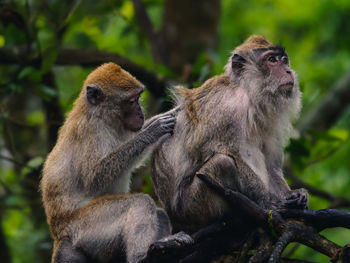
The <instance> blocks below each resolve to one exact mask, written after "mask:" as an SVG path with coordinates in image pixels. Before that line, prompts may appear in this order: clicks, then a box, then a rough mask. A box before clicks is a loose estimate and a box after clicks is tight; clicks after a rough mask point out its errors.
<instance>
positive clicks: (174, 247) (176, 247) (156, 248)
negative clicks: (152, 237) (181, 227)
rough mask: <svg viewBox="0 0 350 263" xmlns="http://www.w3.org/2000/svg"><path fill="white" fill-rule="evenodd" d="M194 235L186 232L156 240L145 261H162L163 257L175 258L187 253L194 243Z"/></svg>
mask: <svg viewBox="0 0 350 263" xmlns="http://www.w3.org/2000/svg"><path fill="white" fill-rule="evenodd" d="M193 243H194V241H193V239H192V237H191V236H190V235H188V234H186V233H184V232H179V233H176V234H174V235H171V236H168V237H165V238H162V239H160V240H158V241H156V242H154V243H153V244H152V245H151V246H150V248H149V249H148V252H147V258H146V260H145V262H162V258H168V259H169V258H173V259H175V258H176V256H178V255H180V254H183V253H185V251H186V250H187V249H189V248H190V247H191V246H192V245H193Z"/></svg>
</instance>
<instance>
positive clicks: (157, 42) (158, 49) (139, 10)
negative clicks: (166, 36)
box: [132, 0, 168, 65]
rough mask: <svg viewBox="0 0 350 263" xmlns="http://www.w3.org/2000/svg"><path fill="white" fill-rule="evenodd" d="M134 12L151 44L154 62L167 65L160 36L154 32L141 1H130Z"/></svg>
mask: <svg viewBox="0 0 350 263" xmlns="http://www.w3.org/2000/svg"><path fill="white" fill-rule="evenodd" d="M132 2H133V4H134V10H135V13H136V16H137V18H138V20H139V23H140V26H141V28H142V29H143V31H144V32H145V33H146V35H147V37H148V40H149V42H150V43H151V48H152V54H153V57H154V59H155V61H156V62H160V63H163V64H164V65H167V62H168V61H167V56H166V52H164V51H165V49H164V44H163V42H162V41H161V37H160V35H159V34H158V33H157V32H156V31H155V29H154V26H153V24H152V22H151V19H150V18H149V16H148V14H147V11H146V7H145V4H144V3H143V1H142V0H132Z"/></svg>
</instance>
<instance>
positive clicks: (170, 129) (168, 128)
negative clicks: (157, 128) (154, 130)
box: [162, 123, 175, 131]
mask: <svg viewBox="0 0 350 263" xmlns="http://www.w3.org/2000/svg"><path fill="white" fill-rule="evenodd" d="M174 127H175V124H174V123H173V124H172V123H170V124H166V125H162V128H163V129H164V130H166V131H172V130H174Z"/></svg>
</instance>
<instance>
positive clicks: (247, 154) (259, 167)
mask: <svg viewBox="0 0 350 263" xmlns="http://www.w3.org/2000/svg"><path fill="white" fill-rule="evenodd" d="M239 153H240V155H241V157H242V159H243V160H244V161H245V163H246V164H248V166H249V167H250V168H251V169H252V170H253V172H254V173H255V174H256V175H257V176H258V177H259V179H260V180H261V181H262V182H263V183H264V185H265V186H266V187H267V188H268V185H269V178H268V171H267V165H266V158H265V156H264V154H263V153H262V151H261V150H260V149H259V147H257V146H255V145H252V144H248V143H244V144H242V145H241V146H240V148H239Z"/></svg>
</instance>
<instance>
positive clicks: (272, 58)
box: [267, 56, 278, 63]
mask: <svg viewBox="0 0 350 263" xmlns="http://www.w3.org/2000/svg"><path fill="white" fill-rule="evenodd" d="M267 60H268V61H269V62H272V63H276V62H277V60H278V59H277V56H269V57H268V59H267Z"/></svg>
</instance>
